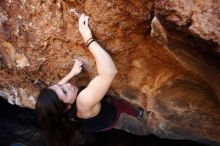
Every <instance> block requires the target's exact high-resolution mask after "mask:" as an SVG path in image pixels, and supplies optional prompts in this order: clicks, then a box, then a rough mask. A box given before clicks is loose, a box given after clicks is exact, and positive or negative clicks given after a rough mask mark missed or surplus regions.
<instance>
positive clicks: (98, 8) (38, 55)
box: [0, 0, 220, 143]
mask: <svg viewBox="0 0 220 146" xmlns="http://www.w3.org/2000/svg"><path fill="white" fill-rule="evenodd" d="M219 4H220V3H219V1H214V0H205V1H199V0H187V1H183V0H158V1H153V0H151V1H136V0H130V1H123V0H116V1H113V0H108V1H102V0H96V1H93V0H87V1H81V0H76V1H75V0H56V1H54V0H50V1H42V0H29V1H26V0H10V1H6V0H2V1H0V32H1V33H0V81H1V82H0V87H1V89H0V96H3V97H4V98H6V99H8V100H9V101H10V102H11V103H15V104H18V105H20V106H26V107H30V108H34V100H35V99H36V97H37V95H38V93H39V90H40V89H42V88H43V87H45V86H46V85H47V86H49V85H51V84H54V83H56V82H57V81H59V80H60V79H61V78H62V77H63V76H64V75H65V74H66V73H67V72H68V71H69V70H70V69H71V67H72V59H73V58H79V59H82V61H83V62H84V64H85V67H84V70H83V72H82V73H81V74H80V75H79V76H77V77H75V78H74V79H72V80H71V83H73V84H77V85H79V86H80V85H86V84H87V83H88V82H89V81H90V79H91V78H92V77H94V76H95V75H96V69H95V62H94V59H93V57H92V55H91V54H90V53H89V51H87V50H86V49H85V48H84V47H83V41H82V39H81V36H80V34H79V31H78V17H79V15H80V14H81V13H86V14H88V15H90V17H91V19H90V24H91V28H92V30H93V32H94V35H95V37H96V38H97V40H98V41H99V43H100V44H101V45H102V46H103V47H104V48H105V49H106V50H107V51H108V52H109V53H110V54H111V56H112V57H113V59H114V61H115V63H116V66H117V68H118V74H117V76H116V78H115V80H114V82H113V84H112V87H111V89H110V91H109V94H111V95H114V96H118V97H120V98H123V99H125V100H127V101H129V102H130V103H131V104H133V105H135V106H137V105H138V106H141V107H143V108H144V109H145V117H144V119H143V120H142V121H140V122H141V124H143V128H144V129H143V130H140V131H137V129H138V126H139V125H140V123H139V124H137V123H136V124H135V122H134V121H133V120H127V122H125V121H126V118H124V120H122V121H123V122H124V123H125V124H126V125H123V124H122V125H121V128H123V127H124V128H123V129H125V130H128V131H131V132H133V133H137V134H149V133H154V134H156V135H158V136H160V137H168V138H176V139H185V138H186V139H193V140H197V141H203V142H204V141H209V142H211V141H214V142H217V143H220V102H219V101H220V77H219V76H220V71H219V62H218V61H219V56H218V49H219V48H220V47H219V44H220V38H219V34H220V30H219V27H218V26H219V15H218V13H219ZM208 22H209V23H208ZM123 122H121V123H123ZM129 122H130V123H129ZM132 123H133V126H131V127H130V128H131V129H129V126H127V125H129V124H132ZM134 125H135V126H137V128H135V126H134ZM126 126H127V127H126ZM125 127H126V128H125ZM118 128H120V126H119V127H118ZM132 129H133V131H132Z"/></svg>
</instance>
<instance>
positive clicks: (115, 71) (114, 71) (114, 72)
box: [109, 68, 118, 77]
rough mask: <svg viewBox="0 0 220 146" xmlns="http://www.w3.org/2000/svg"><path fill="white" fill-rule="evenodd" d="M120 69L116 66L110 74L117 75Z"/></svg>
mask: <svg viewBox="0 0 220 146" xmlns="http://www.w3.org/2000/svg"><path fill="white" fill-rule="evenodd" d="M117 72H118V70H117V69H116V68H114V69H113V70H112V71H111V72H110V73H109V74H110V76H113V77H114V76H115V75H116V74H117Z"/></svg>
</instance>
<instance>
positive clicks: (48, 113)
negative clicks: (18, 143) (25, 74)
mask: <svg viewBox="0 0 220 146" xmlns="http://www.w3.org/2000/svg"><path fill="white" fill-rule="evenodd" d="M73 106H75V105H73ZM73 108H74V107H73ZM36 112H37V116H38V121H39V124H40V126H41V128H42V129H43V132H44V134H45V137H46V141H47V143H48V145H49V146H78V145H79V146H80V145H87V144H88V143H89V142H91V140H92V138H91V135H90V134H88V133H86V132H85V131H83V130H82V129H81V128H80V125H79V124H78V123H77V122H74V120H71V119H70V118H69V117H68V116H67V114H66V105H65V104H64V103H63V102H62V101H61V100H59V98H58V96H57V94H56V92H55V91H53V90H52V89H49V88H45V89H43V90H41V92H40V94H39V96H38V99H37V103H36Z"/></svg>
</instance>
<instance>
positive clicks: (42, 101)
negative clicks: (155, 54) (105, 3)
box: [36, 14, 140, 146]
mask: <svg viewBox="0 0 220 146" xmlns="http://www.w3.org/2000/svg"><path fill="white" fill-rule="evenodd" d="M79 31H80V33H81V35H82V38H83V40H84V42H85V44H86V45H87V47H88V49H89V51H90V52H91V53H92V55H93V56H94V58H95V61H96V66H97V71H98V75H97V76H96V77H95V78H93V79H92V80H91V82H90V83H89V84H88V86H87V87H85V88H84V89H82V90H81V89H78V87H76V86H75V85H71V84H70V83H68V81H69V80H70V79H71V78H72V77H73V76H75V75H77V74H79V73H80V72H81V70H82V65H83V63H82V62H81V61H80V60H77V59H76V60H75V64H74V66H73V68H72V70H71V71H70V72H69V74H68V75H67V76H65V77H64V78H63V79H62V80H61V81H59V82H58V83H57V84H54V85H52V86H50V87H48V88H45V89H43V90H42V91H41V92H40V94H39V97H38V99H37V104H36V110H37V114H38V119H39V123H40V125H41V127H42V128H43V131H44V133H45V136H46V139H47V142H48V144H49V145H51V146H72V145H83V144H86V143H87V138H86V137H88V133H90V132H100V131H105V130H109V129H111V128H113V127H114V125H115V124H116V122H117V120H118V118H119V116H120V113H122V112H125V113H128V114H130V115H132V116H135V117H138V116H140V112H137V111H136V110H134V109H133V108H131V107H130V106H129V105H127V104H125V103H124V102H121V101H120V102H119V101H116V100H112V101H110V102H106V101H105V100H102V99H103V98H104V97H106V93H107V91H108V89H109V87H110V85H111V83H112V81H113V79H114V77H115V75H116V73H117V69H116V67H115V64H114V62H113V60H112V58H111V57H110V55H109V54H108V53H107V52H106V51H105V50H104V49H103V48H102V47H101V46H100V45H99V44H98V43H97V42H96V40H95V39H94V38H93V37H92V32H91V30H90V27H89V17H88V16H86V15H85V14H83V15H81V16H80V19H79Z"/></svg>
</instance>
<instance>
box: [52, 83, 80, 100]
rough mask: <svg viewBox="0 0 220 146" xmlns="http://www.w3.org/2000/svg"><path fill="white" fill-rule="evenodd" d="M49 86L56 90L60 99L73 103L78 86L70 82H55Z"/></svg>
mask: <svg viewBox="0 0 220 146" xmlns="http://www.w3.org/2000/svg"><path fill="white" fill-rule="evenodd" d="M49 88H50V89H52V90H54V91H55V92H56V94H57V95H58V97H59V99H60V100H61V101H63V102H64V103H65V104H73V103H74V101H75V99H76V96H77V92H78V88H77V87H76V86H74V85H71V84H70V83H67V84H64V85H57V84H55V85H53V86H50V87H49Z"/></svg>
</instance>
